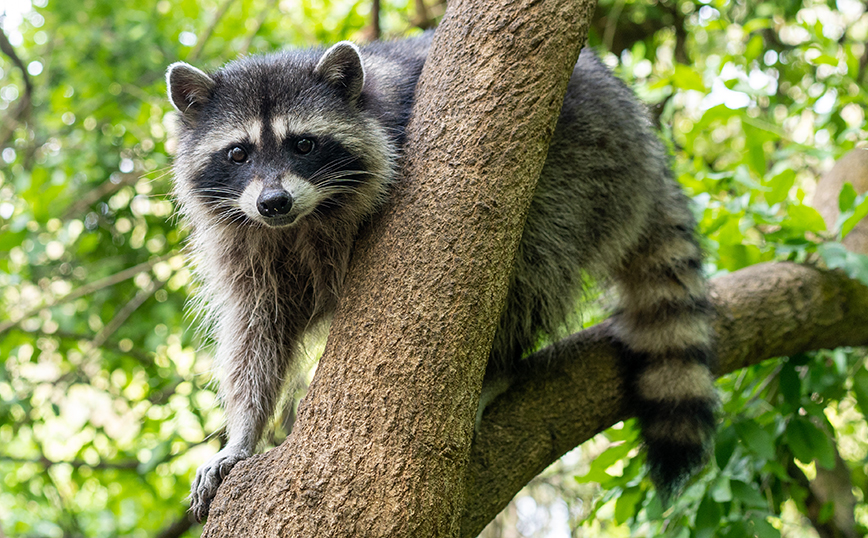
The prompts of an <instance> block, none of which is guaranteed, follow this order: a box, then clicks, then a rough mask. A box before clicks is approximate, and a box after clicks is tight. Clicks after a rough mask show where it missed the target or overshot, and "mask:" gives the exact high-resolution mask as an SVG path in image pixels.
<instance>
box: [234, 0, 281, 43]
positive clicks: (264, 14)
mask: <svg viewBox="0 0 868 538" xmlns="http://www.w3.org/2000/svg"><path fill="white" fill-rule="evenodd" d="M277 2H278V0H269V2H268V4H266V5H265V8H264V9H263V10H261V11H260V12H259V16H258V17H256V24H255V25H254V26H253V30H251V31H250V32H249V33H248V34H247V37H245V38H244V44H242V45H241V49H239V51H238V54H239V56H245V55H246V54H247V52H248V51H249V50H250V45H251V44H252V43H253V38H255V37H256V34H258V33H259V30H260V29H261V28H262V25H263V24H265V19H266V18H268V14H269V13H271V10H272V9H274V6H276V5H277Z"/></svg>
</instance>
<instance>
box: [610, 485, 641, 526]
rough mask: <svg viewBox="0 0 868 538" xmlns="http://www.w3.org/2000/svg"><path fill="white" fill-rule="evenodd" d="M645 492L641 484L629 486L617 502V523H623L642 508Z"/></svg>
mask: <svg viewBox="0 0 868 538" xmlns="http://www.w3.org/2000/svg"><path fill="white" fill-rule="evenodd" d="M644 498H645V492H644V491H642V488H640V487H639V486H633V487H630V488H627V489H626V490H625V491H624V492H623V493H621V495H620V496H619V497H618V500H617V501H616V502H615V523H617V524H619V525H621V524H624V523H626V522H627V521H629V520H630V518H632V517H634V516H635V515H636V514H637V513H638V512H639V508H641V503H642V499H644Z"/></svg>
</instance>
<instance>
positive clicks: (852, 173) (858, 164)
mask: <svg viewBox="0 0 868 538" xmlns="http://www.w3.org/2000/svg"><path fill="white" fill-rule="evenodd" d="M844 183H850V184H851V185H853V188H854V189H855V190H856V192H857V193H858V194H862V193H863V192H866V191H868V149H866V148H856V149H854V150H851V151H850V152H849V153H847V154H846V155H844V156H843V157H841V158H840V159H839V160H838V162H836V163H835V166H834V167H832V169H831V170H829V172H828V173H827V174H826V175H824V176H823V177H822V178H821V179H820V181H818V182H817V190H816V191H815V194H814V199H813V201H812V202H811V205H813V206H814V207H816V208H817V210H818V211H819V212H820V214H821V215H822V216H823V220H825V221H826V226H827V227H828V228H829V229H830V230H831V229H833V228H834V227H835V222H836V221H837V220H838V215H840V214H841V210H840V209H839V208H838V195H839V194H841V187H843V186H844ZM842 243H843V244H844V246H845V247H847V248H848V249H849V250H852V251H853V252H861V253H863V254H866V253H868V220H863V221H862V222H860V223H859V224H857V225H856V227H855V228H853V230H852V231H850V233H849V234H848V235H847V237H845V238H844V241H842Z"/></svg>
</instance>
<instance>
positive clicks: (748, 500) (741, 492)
mask: <svg viewBox="0 0 868 538" xmlns="http://www.w3.org/2000/svg"><path fill="white" fill-rule="evenodd" d="M731 486H732V498H733V500H736V501H741V502H742V503H743V504H745V505H747V506H753V507H756V508H763V507H765V506H767V505H768V501H766V498H765V497H763V496H762V494H761V493H760V492H759V491H758V490H757V489H756V488H755V487H754V486H753V485H751V484H747V483H745V482H742V481H741V480H733V481H732V482H731Z"/></svg>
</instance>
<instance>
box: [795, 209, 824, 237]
mask: <svg viewBox="0 0 868 538" xmlns="http://www.w3.org/2000/svg"><path fill="white" fill-rule="evenodd" d="M788 213H789V218H788V219H787V220H786V221H785V222H786V225H787V226H788V227H790V228H793V229H795V230H802V231H806V232H824V231H826V222H825V221H824V220H823V217H821V216H820V214H819V213H818V212H817V210H816V209H814V208H813V207H811V206H808V205H804V204H793V205H791V206H790V207H789V209H788Z"/></svg>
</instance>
